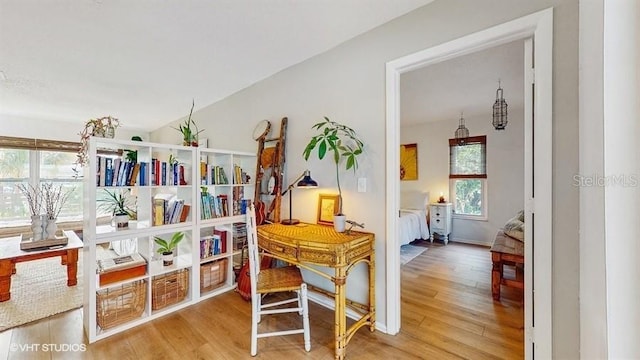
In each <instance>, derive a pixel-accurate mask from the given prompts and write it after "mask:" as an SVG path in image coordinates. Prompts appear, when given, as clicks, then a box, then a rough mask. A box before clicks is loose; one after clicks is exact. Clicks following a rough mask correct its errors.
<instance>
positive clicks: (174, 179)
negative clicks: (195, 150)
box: [151, 159, 187, 186]
mask: <svg viewBox="0 0 640 360" xmlns="http://www.w3.org/2000/svg"><path fill="white" fill-rule="evenodd" d="M151 185H158V186H167V185H187V181H186V179H185V176H184V165H183V164H179V163H177V162H174V163H167V162H166V161H159V160H158V159H151Z"/></svg>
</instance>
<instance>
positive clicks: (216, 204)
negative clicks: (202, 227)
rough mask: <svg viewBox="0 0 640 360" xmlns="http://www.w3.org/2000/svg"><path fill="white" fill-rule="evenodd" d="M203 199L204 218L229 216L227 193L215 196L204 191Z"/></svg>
mask: <svg viewBox="0 0 640 360" xmlns="http://www.w3.org/2000/svg"><path fill="white" fill-rule="evenodd" d="M201 199H202V201H201V204H202V212H201V213H202V216H201V217H202V219H203V220H205V219H213V218H218V217H223V216H229V210H228V209H229V204H228V203H229V201H228V197H227V195H224V194H221V195H218V196H214V195H212V194H210V193H202V196H201Z"/></svg>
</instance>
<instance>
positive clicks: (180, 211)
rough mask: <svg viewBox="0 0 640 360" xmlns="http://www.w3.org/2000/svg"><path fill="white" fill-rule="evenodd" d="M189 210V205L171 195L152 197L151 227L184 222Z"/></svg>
mask: <svg viewBox="0 0 640 360" xmlns="http://www.w3.org/2000/svg"><path fill="white" fill-rule="evenodd" d="M190 210H191V205H189V204H185V202H184V200H183V199H178V198H177V197H176V196H175V195H173V194H157V195H155V196H154V197H153V225H154V226H157V225H166V224H177V223H179V222H185V221H187V218H188V217H189V212H190Z"/></svg>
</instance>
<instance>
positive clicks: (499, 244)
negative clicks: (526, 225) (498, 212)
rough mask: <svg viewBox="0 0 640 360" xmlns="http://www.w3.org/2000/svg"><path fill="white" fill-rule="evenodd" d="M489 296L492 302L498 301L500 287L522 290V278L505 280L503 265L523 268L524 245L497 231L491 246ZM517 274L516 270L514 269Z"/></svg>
mask: <svg viewBox="0 0 640 360" xmlns="http://www.w3.org/2000/svg"><path fill="white" fill-rule="evenodd" d="M491 261H492V262H493V269H492V270H491V294H492V295H493V299H494V300H500V285H505V286H510V287H514V288H518V289H524V278H523V277H521V276H516V278H515V279H505V277H504V273H503V270H504V265H515V266H516V267H518V266H522V267H524V243H523V242H522V241H520V240H518V239H514V238H512V237H510V236H507V235H505V233H504V232H502V230H500V231H498V234H497V235H496V239H495V240H494V241H493V245H492V246H491ZM516 272H517V269H516Z"/></svg>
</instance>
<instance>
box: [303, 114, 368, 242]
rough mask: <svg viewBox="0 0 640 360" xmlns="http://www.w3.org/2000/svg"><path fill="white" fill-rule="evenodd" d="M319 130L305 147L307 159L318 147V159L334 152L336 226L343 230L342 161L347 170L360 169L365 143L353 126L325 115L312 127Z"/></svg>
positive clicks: (339, 230) (338, 229)
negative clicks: (360, 159)
mask: <svg viewBox="0 0 640 360" xmlns="http://www.w3.org/2000/svg"><path fill="white" fill-rule="evenodd" d="M311 128H312V129H314V130H316V131H317V132H318V134H317V135H315V136H313V137H312V138H311V140H310V141H309V143H308V144H307V146H306V147H305V149H304V152H303V155H304V159H305V160H309V157H310V156H311V152H312V151H313V150H314V149H315V148H318V151H317V154H318V159H320V160H322V159H324V157H325V156H326V155H327V153H328V152H333V156H331V158H332V159H333V162H334V164H335V166H336V183H337V184H338V203H339V204H338V209H339V210H338V213H337V214H335V215H334V226H335V229H336V231H338V232H343V231H344V228H345V220H346V216H345V215H344V213H343V212H342V189H341V188H340V163H341V162H342V161H343V160H344V162H345V168H346V170H349V169H353V172H354V173H355V171H356V169H358V156H360V155H361V154H362V150H363V147H364V143H363V142H362V141H361V140H360V139H359V138H358V135H357V134H356V132H355V130H353V129H352V128H350V127H348V126H345V125H342V124H340V123H337V122H335V121H331V120H329V118H328V117H326V116H325V117H324V121H322V122H319V123H317V124H315V125H313V126H312V127H311Z"/></svg>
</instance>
